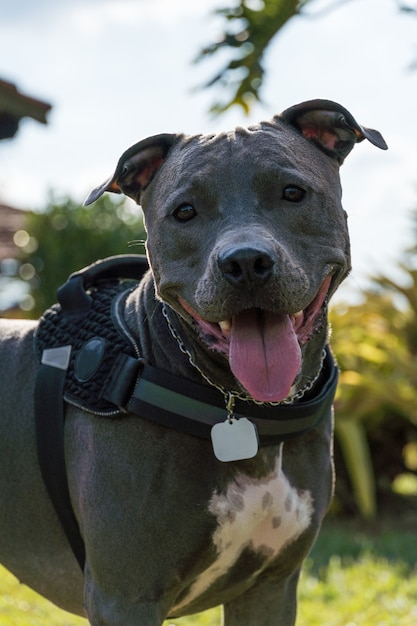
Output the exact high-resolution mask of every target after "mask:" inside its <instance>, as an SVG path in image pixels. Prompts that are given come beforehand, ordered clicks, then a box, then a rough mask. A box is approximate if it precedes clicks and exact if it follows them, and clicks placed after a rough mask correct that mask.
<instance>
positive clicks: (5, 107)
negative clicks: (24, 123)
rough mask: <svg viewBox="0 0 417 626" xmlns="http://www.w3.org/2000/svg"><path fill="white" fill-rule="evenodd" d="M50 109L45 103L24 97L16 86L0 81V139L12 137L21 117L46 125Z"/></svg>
mask: <svg viewBox="0 0 417 626" xmlns="http://www.w3.org/2000/svg"><path fill="white" fill-rule="evenodd" d="M51 108H52V106H51V105H50V104H48V103H47V102H42V101H41V100H36V99H35V98H32V97H30V96H25V95H24V94H22V93H21V92H20V91H18V89H17V87H16V85H13V84H12V83H8V82H6V81H5V80H0V139H9V138H11V137H13V136H14V135H15V134H16V132H17V130H18V127H19V122H20V120H21V119H22V118H23V117H31V118H32V119H34V120H36V121H37V122H41V123H42V124H47V113H48V111H50V109H51Z"/></svg>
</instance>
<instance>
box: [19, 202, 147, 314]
mask: <svg viewBox="0 0 417 626" xmlns="http://www.w3.org/2000/svg"><path fill="white" fill-rule="evenodd" d="M25 229H26V231H27V237H26V238H25V236H24V235H23V236H22V245H21V265H20V269H19V275H20V277H21V278H22V279H24V280H26V281H27V282H28V284H29V287H30V296H31V298H32V299H33V300H32V304H33V306H32V308H31V310H30V315H31V316H33V317H38V316H39V315H40V314H42V313H43V311H44V310H45V309H46V308H47V307H49V306H50V305H52V304H53V303H54V302H56V290H57V288H58V287H59V286H60V285H61V284H62V283H64V282H65V280H66V279H67V278H68V276H69V274H71V273H72V272H74V271H76V270H78V269H81V268H82V267H84V266H86V265H89V264H90V263H93V262H94V261H97V260H98V259H101V258H104V257H107V256H111V255H114V254H126V253H132V254H133V253H136V254H140V253H143V252H144V246H143V242H144V239H145V231H144V227H143V221H142V214H141V211H140V209H139V208H138V207H137V206H135V205H133V203H131V202H130V201H126V200H125V199H114V198H113V197H112V196H109V195H106V196H102V197H101V198H100V199H99V200H98V201H97V202H95V203H94V204H93V205H92V206H90V207H88V208H87V207H84V206H80V205H78V204H76V203H75V202H73V201H72V200H70V199H66V200H63V201H61V202H56V201H54V200H53V199H52V201H51V202H50V204H49V206H48V207H47V208H46V210H45V211H44V212H43V213H30V214H28V218H27V222H26V225H25ZM132 246H133V247H132ZM27 308H29V307H27Z"/></svg>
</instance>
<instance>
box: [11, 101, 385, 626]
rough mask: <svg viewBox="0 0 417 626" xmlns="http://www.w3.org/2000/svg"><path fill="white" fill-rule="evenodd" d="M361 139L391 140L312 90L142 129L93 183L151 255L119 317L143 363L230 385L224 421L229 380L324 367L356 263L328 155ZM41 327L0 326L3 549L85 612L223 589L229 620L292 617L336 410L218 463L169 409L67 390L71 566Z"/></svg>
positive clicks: (151, 605)
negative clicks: (44, 449) (207, 118)
mask: <svg viewBox="0 0 417 626" xmlns="http://www.w3.org/2000/svg"><path fill="white" fill-rule="evenodd" d="M365 138H366V139H368V140H370V141H371V142H372V143H373V144H374V145H376V146H378V147H379V148H383V149H385V148H386V144H385V142H384V140H383V139H382V137H381V135H380V134H379V133H378V132H377V131H374V130H371V129H367V128H364V127H361V126H360V125H359V124H358V123H357V122H356V121H355V120H354V118H353V117H352V115H351V114H350V113H349V112H348V111H347V110H346V109H344V108H343V107H341V106H340V105H338V104H336V103H334V102H330V101H326V100H315V101H310V102H306V103H303V104H300V105H296V106H294V107H291V108H290V109H288V110H286V111H285V112H284V113H282V114H281V115H277V116H276V117H274V118H273V119H272V121H270V122H263V123H261V124H259V125H256V126H252V127H249V128H246V129H245V128H236V130H234V131H232V132H228V133H220V134H217V135H197V136H186V135H181V134H180V135H174V134H172V135H158V136H156V137H151V138H148V139H145V140H144V141H142V142H140V143H138V144H136V145H134V146H133V147H131V148H130V149H129V150H127V151H126V152H125V153H124V155H123V156H122V157H121V159H120V161H119V164H118V166H117V169H116V171H115V174H114V175H113V176H112V177H111V178H110V180H108V181H107V182H106V183H104V184H103V185H101V186H100V187H98V188H97V189H95V190H94V191H93V192H92V193H91V195H90V196H89V198H88V200H87V203H91V202H93V201H94V200H96V199H97V198H98V197H99V196H100V195H101V194H102V193H103V192H105V191H111V192H116V193H124V194H126V195H127V196H130V197H131V198H133V199H134V200H135V201H136V202H137V203H138V204H140V205H141V206H142V207H143V211H144V215H145V221H146V228H147V233H148V240H147V254H148V258H149V263H150V266H151V272H149V273H148V274H147V275H146V277H145V278H144V279H143V280H142V281H141V282H140V284H139V286H138V287H137V289H135V290H134V291H133V292H132V293H131V294H130V295H129V297H128V299H127V301H126V304H125V309H124V317H125V322H126V324H127V326H128V328H129V329H130V332H131V333H132V335H134V337H135V338H136V340H137V342H138V344H139V345H140V350H141V355H142V356H143V357H144V359H146V361H147V362H148V363H150V364H152V365H154V366H155V367H157V368H159V369H160V370H164V371H166V372H168V373H172V374H175V375H176V376H179V377H181V378H182V379H184V380H186V381H190V384H191V383H199V384H201V385H203V386H206V387H208V388H210V389H211V388H214V389H216V390H219V393H220V392H221V393H222V394H223V395H224V398H225V422H224V423H225V424H228V423H229V424H231V423H235V425H236V424H239V422H240V420H235V419H234V418H233V401H234V399H235V398H239V399H241V401H242V402H243V403H245V402H246V403H247V404H248V405H249V404H253V402H254V401H256V403H257V406H258V405H259V407H260V408H261V409H262V407H263V406H264V405H267V406H269V407H271V403H273V406H274V405H275V404H278V405H279V404H282V403H286V404H289V403H291V402H292V403H293V405H294V406H296V405H297V404H298V403H300V402H301V403H302V402H303V400H305V399H306V398H307V397H309V395H311V394H312V393H314V390H315V387H316V385H318V384H319V383H320V374H321V370H322V364H323V357H322V355H323V350H324V347H325V344H326V341H327V334H328V330H327V322H326V309H327V302H328V300H329V298H330V297H331V295H332V294H333V293H334V291H335V290H336V288H337V287H338V285H339V284H340V282H341V281H342V280H343V279H344V278H345V277H346V276H347V274H348V272H349V270H350V253H349V237H348V230H347V225H346V221H347V220H346V214H345V212H344V211H343V209H342V205H341V187H340V181H339V166H340V164H341V163H342V162H343V160H344V158H345V157H346V155H347V154H348V153H349V152H350V150H351V149H352V148H353V146H354V144H355V143H356V142H360V141H362V140H363V139H365ZM35 329H36V324H35V322H30V321H29V322H28V321H7V320H3V321H2V322H1V325H0V332H1V344H0V397H1V405H0V413H1V439H0V441H1V444H0V445H1V458H0V463H1V471H0V493H1V502H2V505H1V512H0V515H1V525H0V558H1V561H2V563H3V564H4V565H5V566H6V567H7V568H8V569H10V571H11V572H13V573H14V574H15V575H16V576H17V577H18V579H19V580H21V581H22V582H23V583H25V584H26V585H29V586H30V587H32V588H33V589H35V590H36V591H38V592H39V593H41V594H42V595H44V596H46V597H47V598H49V599H50V600H51V601H52V602H54V603H56V604H57V605H58V606H60V607H62V608H64V609H66V610H68V611H71V612H74V613H78V614H80V615H84V616H85V615H87V617H88V619H89V621H90V623H91V624H93V625H94V626H105V625H106V626H138V625H141V626H158V625H160V624H162V622H163V620H164V619H165V618H167V617H178V616H183V615H187V614H190V613H194V612H198V611H203V610H206V609H207V608H209V607H213V606H216V605H219V604H223V605H224V624H225V625H226V626H242V625H245V626H290V625H291V624H294V622H295V616H296V587H297V581H298V577H299V572H300V568H301V565H302V562H303V560H304V559H305V557H306V555H307V554H308V553H309V550H310V549H311V547H312V545H313V542H314V540H315V537H316V535H317V533H318V529H319V527H320V524H321V522H322V520H323V517H324V515H325V513H326V511H327V509H328V506H329V502H330V499H331V497H332V489H333V470H332V456H331V449H332V423H331V417H330V415H329V416H328V417H327V418H326V419H324V420H322V421H320V423H319V424H318V425H317V426H316V427H315V428H313V429H310V430H309V431H308V432H306V433H304V434H302V435H300V436H297V437H293V438H288V439H286V440H285V441H284V440H283V441H281V442H279V441H278V442H277V443H275V444H274V445H265V446H264V445H261V446H260V448H259V451H258V452H257V453H256V451H255V452H254V453H253V454H252V455H247V456H251V458H246V457H245V454H244V453H242V458H240V459H239V454H240V452H239V450H237V452H236V451H235V452H236V455H237V460H229V461H228V459H226V460H219V459H218V458H216V456H215V454H214V453H213V448H212V444H211V443H210V441H209V440H207V439H205V438H201V437H195V436H193V435H190V434H187V433H183V432H178V431H177V429H176V428H175V424H174V425H173V427H172V428H169V427H166V426H163V425H160V424H157V423H154V422H153V421H150V420H148V419H140V418H139V419H138V417H137V416H132V415H130V414H126V415H125V416H124V417H123V418H122V419H104V418H100V417H97V416H95V415H91V414H90V413H88V412H85V411H83V410H80V409H77V408H75V407H73V406H68V408H67V412H66V421H65V456H66V467H67V476H68V484H69V490H70V495H71V502H72V507H73V509H74V512H75V515H76V519H77V521H78V524H79V527H80V531H81V535H82V538H83V541H84V544H85V550H86V560H85V567H84V572H81V571H80V569H79V567H78V565H77V562H76V559H75V558H74V555H73V553H72V551H71V549H70V547H69V544H68V542H67V539H66V536H65V534H64V532H63V529H62V528H61V526H60V523H59V521H58V518H57V516H56V513H55V510H54V508H53V505H52V503H51V501H50V499H49V497H48V494H47V491H46V489H45V486H44V483H43V481H42V477H41V474H40V470H39V464H38V459H37V454H36V444H35V427H34V408H33V394H34V381H35V375H36V372H37V369H38V361H37V358H36V357H35V354H34V350H33V345H32V344H33V335H34V332H35ZM242 398H243V400H242ZM226 405H227V411H226ZM289 406H291V404H289ZM259 407H258V408H259ZM249 422H250V420H249ZM250 437H253V433H252V434H250ZM219 438H220V445H221V443H222V438H223V434H222V433H220V437H219ZM283 439H284V438H283ZM252 443H253V440H252V439H251V440H250V445H249V447H251V445H252ZM239 445H240V444H239ZM239 445H238V446H237V447H238V448H239ZM245 446H246V443H244V444H243V447H245ZM232 447H233V443H232Z"/></svg>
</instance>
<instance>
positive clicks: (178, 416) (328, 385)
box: [107, 346, 338, 446]
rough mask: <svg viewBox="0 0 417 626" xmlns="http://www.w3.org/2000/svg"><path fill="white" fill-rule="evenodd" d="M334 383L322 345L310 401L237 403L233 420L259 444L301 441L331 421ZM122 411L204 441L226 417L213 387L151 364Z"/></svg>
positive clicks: (332, 366) (328, 356)
mask: <svg viewBox="0 0 417 626" xmlns="http://www.w3.org/2000/svg"><path fill="white" fill-rule="evenodd" d="M337 380H338V368H337V366H336V364H335V362H334V359H333V356H332V354H331V352H330V349H329V347H328V346H326V357H325V359H324V362H323V373H322V380H321V381H318V383H317V386H316V391H315V394H314V396H313V397H312V398H311V399H310V400H303V401H300V402H299V403H296V404H291V405H285V404H283V405H279V406H267V405H262V406H261V405H257V404H255V403H253V402H245V401H243V400H239V399H236V401H235V406H234V411H233V415H234V417H236V418H237V419H239V418H241V417H246V418H248V419H249V420H250V421H251V422H253V423H254V424H255V425H256V428H257V432H258V435H259V443H260V444H261V446H271V445H276V444H278V443H280V442H281V441H285V440H287V439H293V438H294V437H300V436H301V435H303V434H305V433H307V432H308V431H310V430H312V429H314V428H316V427H317V426H318V424H319V423H320V422H321V421H322V420H323V419H325V418H326V417H329V415H330V413H331V408H332V405H333V400H334V395H335V393H336V386H337ZM320 382H321V385H320ZM107 397H108V399H109V400H111V401H113V402H115V400H116V398H115V397H114V394H113V391H112V387H111V385H110V386H109V388H108V396H107ZM126 410H127V411H129V412H130V413H133V414H134V415H139V416H140V417H143V418H145V419H149V420H151V421H153V422H156V423H158V424H161V425H163V426H166V427H168V428H174V429H175V430H179V431H181V432H184V433H187V434H189V435H193V436H194V437H201V438H204V439H210V433H211V429H212V427H213V426H214V425H215V424H217V423H219V422H223V421H225V419H226V417H227V411H226V408H225V400H224V397H223V395H222V394H221V393H220V392H219V391H217V389H214V388H212V387H208V386H207V385H200V384H198V383H194V382H191V381H188V380H184V379H182V378H179V377H178V376H175V375H173V374H169V373H168V372H165V371H162V370H159V369H157V368H155V367H152V366H150V365H144V367H143V370H142V372H141V373H140V377H139V379H138V381H137V382H136V386H135V388H134V391H133V395H132V396H131V398H130V400H129V402H128V403H127V405H126Z"/></svg>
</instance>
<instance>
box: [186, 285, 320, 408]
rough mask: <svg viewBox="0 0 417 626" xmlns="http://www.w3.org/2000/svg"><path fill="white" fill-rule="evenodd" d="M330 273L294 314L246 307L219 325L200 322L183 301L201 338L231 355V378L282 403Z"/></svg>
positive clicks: (260, 397) (263, 398)
mask: <svg viewBox="0 0 417 626" xmlns="http://www.w3.org/2000/svg"><path fill="white" fill-rule="evenodd" d="M331 281H332V276H331V275H329V276H327V277H326V278H325V280H324V281H323V283H322V285H321V287H320V289H319V291H318V293H317V295H316V296H315V298H314V299H313V301H312V302H311V303H310V304H309V305H308V306H307V307H306V308H305V309H304V310H303V311H299V312H297V313H295V314H282V313H280V314H278V313H273V312H271V311H264V310H262V309H258V308H252V309H246V310H244V311H241V312H239V313H237V314H236V315H234V316H233V317H232V318H231V319H227V320H222V321H220V322H218V323H212V322H207V321H206V320H203V319H202V318H201V317H200V316H199V315H198V314H197V313H196V312H195V311H194V310H193V309H192V308H191V307H190V306H189V305H188V304H187V303H186V302H185V301H184V300H182V299H181V298H180V304H181V306H182V307H183V308H184V310H185V311H186V312H187V313H188V314H189V315H191V316H192V318H193V320H194V321H195V324H196V330H197V331H198V333H199V336H200V338H201V339H202V340H203V341H204V342H205V343H206V344H207V345H208V346H209V347H210V348H211V349H212V350H216V351H218V352H221V353H223V354H224V355H225V356H227V357H228V359H229V364H230V369H231V370H232V372H233V375H234V376H235V378H236V379H237V380H238V381H239V382H240V384H241V385H242V386H243V387H244V388H245V389H246V390H247V391H248V393H249V394H250V395H251V397H252V398H253V399H254V400H257V401H259V402H281V401H282V400H285V399H286V398H287V397H288V396H289V395H290V392H291V387H292V385H293V384H294V381H295V379H296V377H297V374H298V373H299V371H300V369H301V360H302V357H301V346H302V345H303V344H305V343H306V342H307V341H308V340H309V339H310V338H311V337H312V336H313V335H314V334H315V333H316V332H317V331H318V330H319V329H320V328H321V325H322V322H323V316H324V314H325V305H326V301H327V294H328V292H329V289H330V284H331Z"/></svg>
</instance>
